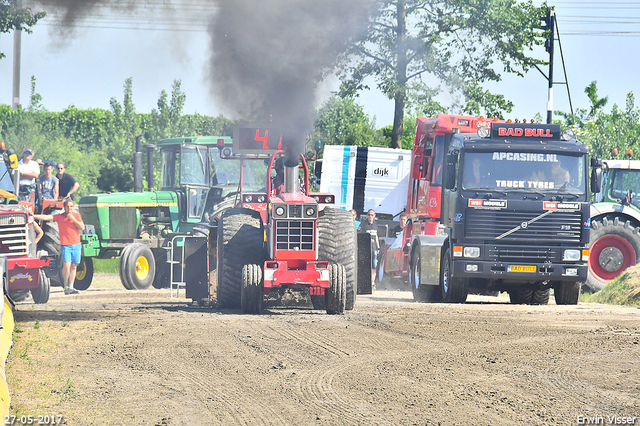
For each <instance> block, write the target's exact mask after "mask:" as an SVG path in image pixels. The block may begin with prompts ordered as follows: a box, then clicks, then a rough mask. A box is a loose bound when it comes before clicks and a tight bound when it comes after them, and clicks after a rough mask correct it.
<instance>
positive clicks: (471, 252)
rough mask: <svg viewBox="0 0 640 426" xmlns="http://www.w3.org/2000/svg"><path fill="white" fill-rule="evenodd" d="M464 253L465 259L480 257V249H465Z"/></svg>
mask: <svg viewBox="0 0 640 426" xmlns="http://www.w3.org/2000/svg"><path fill="white" fill-rule="evenodd" d="M462 253H463V256H464V257H480V247H465V248H464V251H463V252H462Z"/></svg>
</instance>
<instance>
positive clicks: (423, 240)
mask: <svg viewBox="0 0 640 426" xmlns="http://www.w3.org/2000/svg"><path fill="white" fill-rule="evenodd" d="M448 244H449V237H448V236H447V235H415V236H414V237H413V240H412V241H411V249H412V253H413V252H414V251H415V250H419V251H420V271H421V273H420V284H424V285H439V284H440V263H441V261H442V253H444V251H445V250H446V248H447V246H448ZM414 258H415V257H414V256H413V255H412V256H411V259H414ZM410 270H411V269H410Z"/></svg>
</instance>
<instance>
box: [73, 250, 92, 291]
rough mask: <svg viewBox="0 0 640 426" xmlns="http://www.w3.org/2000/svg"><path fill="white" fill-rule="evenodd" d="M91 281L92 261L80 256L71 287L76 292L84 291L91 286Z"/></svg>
mask: <svg viewBox="0 0 640 426" xmlns="http://www.w3.org/2000/svg"><path fill="white" fill-rule="evenodd" d="M91 281H93V259H92V258H90V257H84V256H82V259H80V264H79V265H78V269H77V271H76V279H75V281H74V282H73V287H74V288H75V289H76V290H86V289H88V288H89V286H90V285H91Z"/></svg>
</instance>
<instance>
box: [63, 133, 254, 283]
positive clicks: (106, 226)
mask: <svg viewBox="0 0 640 426" xmlns="http://www.w3.org/2000/svg"><path fill="white" fill-rule="evenodd" d="M225 146H229V147H230V146H231V138H230V137H220V136H198V137H182V138H172V139H163V140H161V141H160V142H159V143H158V144H157V145H147V159H148V161H147V165H148V167H147V175H148V176H150V178H149V179H148V182H149V188H148V189H147V191H142V158H141V155H142V154H141V152H140V151H141V150H140V144H139V140H138V141H137V149H136V154H134V187H135V188H136V189H135V191H134V192H124V193H112V194H99V195H88V196H85V197H82V198H81V199H80V201H79V202H78V203H77V204H78V207H79V209H80V214H81V215H82V218H83V220H84V223H85V225H86V227H87V231H85V234H84V235H82V255H83V256H82V262H81V264H80V265H79V266H78V273H77V275H76V281H75V287H76V288H77V289H79V290H83V289H87V288H88V287H89V286H90V285H91V281H92V279H93V258H96V259H108V258H115V257H120V268H119V269H120V280H121V281H122V285H123V286H124V287H125V288H126V289H129V290H136V289H139V290H142V289H146V288H148V287H149V286H151V285H153V286H154V287H155V288H167V287H169V286H170V275H171V274H170V271H171V270H170V263H169V261H168V260H167V252H168V250H167V249H168V247H169V246H170V245H171V242H172V240H173V238H174V237H176V236H179V235H190V234H191V233H192V232H193V228H194V226H197V225H198V224H199V223H201V222H203V223H207V224H211V223H215V221H216V219H217V218H219V217H220V215H221V214H222V213H223V212H224V211H226V210H227V209H229V208H231V207H233V206H234V204H235V202H236V194H237V192H238V185H239V183H240V175H239V172H238V170H239V167H238V165H237V162H236V161H230V160H228V159H224V160H223V159H221V157H220V152H221V151H222V150H223V149H224V148H225ZM155 149H159V150H161V152H162V173H161V179H160V180H161V187H160V190H159V191H154V189H153V178H152V176H153V151H154V150H155ZM250 180H252V176H251V175H246V174H245V176H244V181H245V183H244V184H245V185H247V184H250V182H249V181H250Z"/></svg>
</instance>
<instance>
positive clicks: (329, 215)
mask: <svg viewBox="0 0 640 426" xmlns="http://www.w3.org/2000/svg"><path fill="white" fill-rule="evenodd" d="M356 241H357V240H356V224H355V221H354V220H353V215H352V214H351V213H350V212H348V211H346V210H341V209H335V208H332V207H326V208H325V209H324V210H322V211H321V212H320V213H319V215H318V260H327V261H329V262H330V263H337V264H340V265H343V266H344V268H345V271H346V274H347V275H346V288H347V289H346V291H347V299H346V304H345V309H346V310H348V311H350V310H352V309H353V307H354V305H355V303H356V291H357V288H358V286H357V277H358V247H357V243H356Z"/></svg>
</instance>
